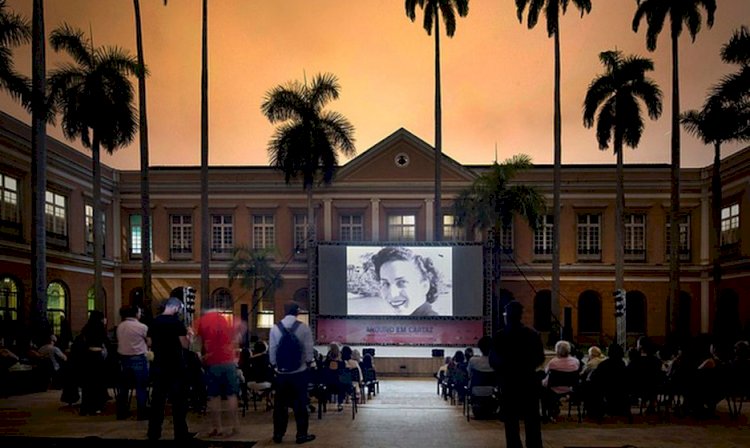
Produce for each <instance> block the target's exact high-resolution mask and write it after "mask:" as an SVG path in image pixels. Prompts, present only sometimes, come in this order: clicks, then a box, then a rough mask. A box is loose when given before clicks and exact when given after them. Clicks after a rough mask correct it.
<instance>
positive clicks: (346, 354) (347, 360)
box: [341, 345, 364, 400]
mask: <svg viewBox="0 0 750 448" xmlns="http://www.w3.org/2000/svg"><path fill="white" fill-rule="evenodd" d="M353 353H354V350H352V348H351V347H349V346H348V345H345V346H344V347H343V348H342V349H341V360H342V361H344V368H345V369H352V370H356V371H357V374H358V375H359V380H358V382H357V384H353V386H354V393H355V394H356V397H357V400H361V399H362V397H361V393H360V390H361V388H362V384H363V379H364V376H363V375H362V369H361V368H360V367H359V363H358V362H357V361H355V360H354V358H353V357H352V354H353Z"/></svg>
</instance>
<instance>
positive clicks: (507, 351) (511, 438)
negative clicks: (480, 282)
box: [490, 301, 544, 448]
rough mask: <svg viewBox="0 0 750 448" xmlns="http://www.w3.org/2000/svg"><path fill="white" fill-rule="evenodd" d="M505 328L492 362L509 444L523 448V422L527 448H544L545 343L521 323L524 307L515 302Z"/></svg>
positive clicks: (507, 313)
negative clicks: (541, 407)
mask: <svg viewBox="0 0 750 448" xmlns="http://www.w3.org/2000/svg"><path fill="white" fill-rule="evenodd" d="M504 315H505V328H504V329H502V330H501V331H500V332H498V333H497V335H496V336H495V341H494V356H492V357H491V359H490V361H491V364H492V367H493V368H494V369H495V371H497V373H498V375H499V380H500V388H501V391H502V397H503V405H504V410H505V444H506V446H507V447H508V448H522V447H523V444H522V443H521V435H520V429H519V420H520V419H521V418H523V420H524V426H525V429H526V447H527V448H541V447H542V426H541V420H540V417H539V389H540V388H539V375H538V374H537V372H536V370H537V368H538V367H539V366H540V365H542V363H543V362H544V347H543V346H542V339H541V337H540V336H539V333H537V332H536V331H535V330H534V329H532V328H529V327H527V326H525V325H524V324H523V322H521V317H522V316H523V305H521V304H520V303H519V302H516V301H511V302H509V303H508V304H507V305H506V306H505V313H504Z"/></svg>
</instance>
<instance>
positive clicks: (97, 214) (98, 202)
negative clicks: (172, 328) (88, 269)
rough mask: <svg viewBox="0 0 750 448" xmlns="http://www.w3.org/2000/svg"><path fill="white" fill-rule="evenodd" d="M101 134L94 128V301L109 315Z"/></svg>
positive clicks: (92, 150) (98, 307)
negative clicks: (104, 283)
mask: <svg viewBox="0 0 750 448" xmlns="http://www.w3.org/2000/svg"><path fill="white" fill-rule="evenodd" d="M99 146H100V145H99V135H98V133H97V131H96V130H94V138H93V141H92V142H91V154H92V164H93V170H94V191H93V196H94V207H93V208H94V297H95V299H94V303H95V307H96V309H97V310H100V311H102V312H104V315H105V316H106V315H107V304H106V303H105V302H106V301H105V300H104V294H103V292H104V291H103V289H102V255H103V254H102V242H103V238H102V165H101V157H100V154H101V148H100V147H99Z"/></svg>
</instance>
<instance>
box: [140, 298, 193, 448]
mask: <svg viewBox="0 0 750 448" xmlns="http://www.w3.org/2000/svg"><path fill="white" fill-rule="evenodd" d="M182 309H183V304H182V301H181V300H180V299H178V298H176V297H170V298H169V299H167V301H166V303H165V304H164V311H163V312H162V314H160V315H159V316H156V318H155V319H154V320H153V322H152V323H151V326H150V327H149V335H150V337H151V348H152V350H153V352H154V361H153V364H152V365H151V367H152V373H153V383H154V385H153V391H152V397H151V414H150V418H149V422H148V434H147V435H148V439H149V440H152V441H153V440H159V439H160V438H161V429H162V424H163V423H164V405H165V403H166V401H167V398H169V400H170V401H171V402H172V424H173V426H174V439H175V440H178V441H185V440H189V439H192V438H193V437H195V434H196V433H194V432H190V431H188V425H187V403H186V390H187V378H186V372H187V362H186V360H185V357H184V355H183V349H186V348H187V347H188V337H187V328H185V324H183V323H182V321H181V320H180V317H179V313H180V311H181V310H182Z"/></svg>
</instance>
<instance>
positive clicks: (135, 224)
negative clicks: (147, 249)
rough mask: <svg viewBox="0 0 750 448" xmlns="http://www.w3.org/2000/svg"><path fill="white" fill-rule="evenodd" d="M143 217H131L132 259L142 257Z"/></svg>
mask: <svg viewBox="0 0 750 448" xmlns="http://www.w3.org/2000/svg"><path fill="white" fill-rule="evenodd" d="M141 224H142V223H141V215H130V257H131V258H133V257H140V256H141Z"/></svg>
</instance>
